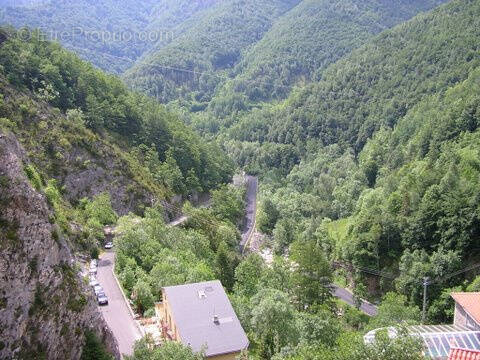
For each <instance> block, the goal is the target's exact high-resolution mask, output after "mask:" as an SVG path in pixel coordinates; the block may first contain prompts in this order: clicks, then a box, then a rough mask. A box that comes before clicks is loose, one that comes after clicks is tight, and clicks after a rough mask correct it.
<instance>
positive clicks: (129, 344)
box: [97, 176, 378, 355]
mask: <svg viewBox="0 0 480 360" xmlns="http://www.w3.org/2000/svg"><path fill="white" fill-rule="evenodd" d="M246 185H247V192H246V209H245V218H244V222H243V227H242V241H241V243H240V250H241V251H242V252H243V251H244V249H245V247H248V242H249V240H250V238H251V236H252V234H253V232H254V230H255V216H256V211H257V193H258V178H257V177H255V176H247V177H246ZM203 206H209V203H206V204H203ZM186 220H187V217H186V216H181V217H179V218H178V219H175V220H174V221H172V222H171V223H169V224H168V225H169V226H178V225H181V224H182V223H183V222H185V221H186ZM114 263H115V252H114V251H113V250H110V251H107V252H105V253H104V254H103V255H102V257H101V259H100V260H99V262H98V270H97V271H98V274H97V278H98V281H99V283H100V284H101V285H102V287H103V288H104V290H105V293H106V294H107V296H108V298H109V304H108V306H102V307H100V312H101V313H102V315H103V317H104V318H105V321H106V322H107V324H108V326H109V327H110V329H111V330H112V332H113V334H114V336H115V338H116V339H117V341H118V345H119V349H120V353H121V354H123V355H132V353H133V346H134V344H135V341H137V340H138V339H140V338H141V337H142V334H141V332H140V329H139V327H138V325H137V323H136V322H135V320H134V318H133V314H132V313H131V310H130V308H129V306H128V305H127V302H126V301H127V300H126V298H125V297H124V295H123V292H122V290H121V289H120V285H119V283H118V281H117V279H116V278H115V275H114V273H113V267H114ZM332 294H333V295H334V296H335V297H337V298H339V299H341V300H342V301H344V302H346V303H347V304H349V305H352V306H354V298H353V295H352V293H351V292H350V291H348V290H347V289H344V288H341V287H339V286H337V285H333V284H332ZM360 311H362V312H363V313H365V314H367V315H369V316H375V315H377V312H378V311H377V307H376V306H374V305H372V304H370V303H369V302H367V301H363V302H362V305H361V307H360Z"/></svg>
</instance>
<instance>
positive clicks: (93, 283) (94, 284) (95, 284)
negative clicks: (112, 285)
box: [88, 279, 100, 287]
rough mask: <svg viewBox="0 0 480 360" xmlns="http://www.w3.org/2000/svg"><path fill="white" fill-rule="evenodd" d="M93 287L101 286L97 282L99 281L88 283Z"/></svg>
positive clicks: (91, 280) (93, 280)
mask: <svg viewBox="0 0 480 360" xmlns="http://www.w3.org/2000/svg"><path fill="white" fill-rule="evenodd" d="M88 284H89V285H90V286H91V287H95V286H97V285H100V284H99V283H98V281H97V279H90V282H89V283H88Z"/></svg>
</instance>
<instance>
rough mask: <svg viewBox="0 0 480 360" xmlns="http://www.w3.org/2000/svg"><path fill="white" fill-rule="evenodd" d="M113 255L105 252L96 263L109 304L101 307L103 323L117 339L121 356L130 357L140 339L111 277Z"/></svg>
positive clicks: (111, 252) (98, 276) (99, 280)
mask: <svg viewBox="0 0 480 360" xmlns="http://www.w3.org/2000/svg"><path fill="white" fill-rule="evenodd" d="M114 259H115V253H114V252H113V251H108V252H105V253H104V254H103V256H102V258H101V259H100V260H99V262H98V270H97V271H98V274H97V279H98V282H99V283H100V285H101V286H102V287H103V289H104V290H105V294H106V295H107V296H108V302H109V304H108V305H107V306H101V307H100V312H101V313H102V315H103V317H104V318H105V321H106V322H107V324H108V326H109V327H110V330H112V332H113V334H114V336H115V338H116V339H117V342H118V346H119V349H120V353H121V354H125V355H132V353H133V345H134V343H135V341H136V340H138V339H140V338H141V334H140V331H139V330H138V328H137V326H136V324H135V321H134V320H133V318H132V316H131V314H130V311H129V310H128V307H127V304H126V303H125V300H124V297H123V295H122V292H121V290H120V288H119V287H118V284H117V282H116V280H115V278H114V276H113V272H112V270H113V264H114Z"/></svg>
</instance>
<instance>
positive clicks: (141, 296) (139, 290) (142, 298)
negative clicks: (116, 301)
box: [132, 279, 155, 314]
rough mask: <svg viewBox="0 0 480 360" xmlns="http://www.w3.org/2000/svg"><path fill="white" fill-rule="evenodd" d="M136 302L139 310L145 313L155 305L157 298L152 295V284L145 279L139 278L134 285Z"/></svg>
mask: <svg viewBox="0 0 480 360" xmlns="http://www.w3.org/2000/svg"><path fill="white" fill-rule="evenodd" d="M132 293H133V294H134V303H135V306H136V308H137V311H138V312H139V313H140V314H143V313H144V312H145V311H147V310H148V309H151V308H153V306H154V305H155V298H154V297H153V295H152V291H151V288H150V285H149V284H148V283H147V282H146V281H145V280H143V279H139V280H138V281H137V283H136V284H135V286H134V287H133V292H132Z"/></svg>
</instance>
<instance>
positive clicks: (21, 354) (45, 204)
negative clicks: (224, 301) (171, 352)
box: [0, 29, 233, 360]
mask: <svg viewBox="0 0 480 360" xmlns="http://www.w3.org/2000/svg"><path fill="white" fill-rule="evenodd" d="M30 35H31V36H29V37H27V38H24V37H23V36H22V34H20V33H17V32H14V31H11V30H9V29H0V255H1V260H0V270H1V274H2V281H1V282H0V322H1V324H0V335H1V336H0V338H1V340H0V357H1V358H19V359H32V358H47V359H59V360H60V359H66V358H67V359H79V358H80V356H81V354H82V351H83V347H84V345H85V343H86V338H87V335H88V334H90V333H91V332H92V331H93V332H94V333H95V334H96V335H97V337H98V338H100V340H102V341H103V342H104V343H105V344H106V345H107V347H108V348H109V349H110V351H111V352H112V353H113V354H116V355H118V351H117V350H116V344H115V340H113V339H112V337H111V334H110V333H109V331H108V330H107V329H106V328H105V324H104V322H103V320H102V318H101V316H100V315H99V313H98V310H97V306H96V304H95V301H94V299H93V295H92V294H91V289H89V288H87V286H86V285H85V279H84V278H83V276H81V273H80V272H81V270H82V269H80V268H79V267H78V264H76V261H75V258H76V255H77V254H81V255H83V256H82V258H83V257H84V256H92V257H94V256H96V255H98V246H99V245H100V244H102V242H103V241H104V240H105V239H104V233H103V227H104V226H105V225H111V224H113V223H114V222H115V221H116V219H117V217H118V215H125V214H128V213H135V214H138V215H143V213H144V211H145V208H146V207H153V206H156V213H157V214H158V216H159V221H163V220H164V219H165V220H166V219H167V216H168V215H169V210H168V208H170V207H171V206H168V204H167V203H168V202H170V201H171V200H172V198H173V197H174V196H175V195H177V194H179V195H184V196H187V195H189V194H194V193H197V192H200V191H208V190H210V189H213V188H216V187H217V186H218V185H220V184H222V183H224V182H228V181H229V179H230V177H231V173H232V171H233V168H232V165H231V163H230V161H229V160H228V159H226V157H225V155H224V154H223V153H222V152H221V151H220V150H219V148H218V147H217V146H215V144H206V143H205V142H204V141H203V140H202V139H201V138H200V137H199V136H198V135H196V134H195V133H194V132H193V131H192V130H191V129H189V128H187V127H186V126H185V125H184V124H183V123H182V122H181V121H180V120H179V119H178V118H177V117H175V116H174V115H172V114H171V113H169V112H167V111H166V110H165V108H163V107H162V106H160V105H158V104H156V103H155V102H154V101H152V100H150V99H147V98H145V97H144V96H141V95H138V94H134V93H132V92H129V91H128V90H127V89H126V88H125V86H124V85H123V84H122V83H121V82H120V81H119V80H118V79H117V78H116V77H113V76H108V75H105V74H104V73H102V72H101V71H99V70H96V69H95V68H93V66H91V65H89V64H87V63H85V62H83V61H81V60H80V59H79V58H78V57H76V56H75V55H73V54H71V53H70V52H68V51H66V50H64V49H62V48H61V47H60V46H59V45H58V44H54V43H49V42H45V41H41V40H39V38H38V37H37V36H36V35H37V34H36V33H32V34H30ZM145 144H147V145H145ZM162 206H164V207H165V209H167V210H164V209H163V207H162Z"/></svg>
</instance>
